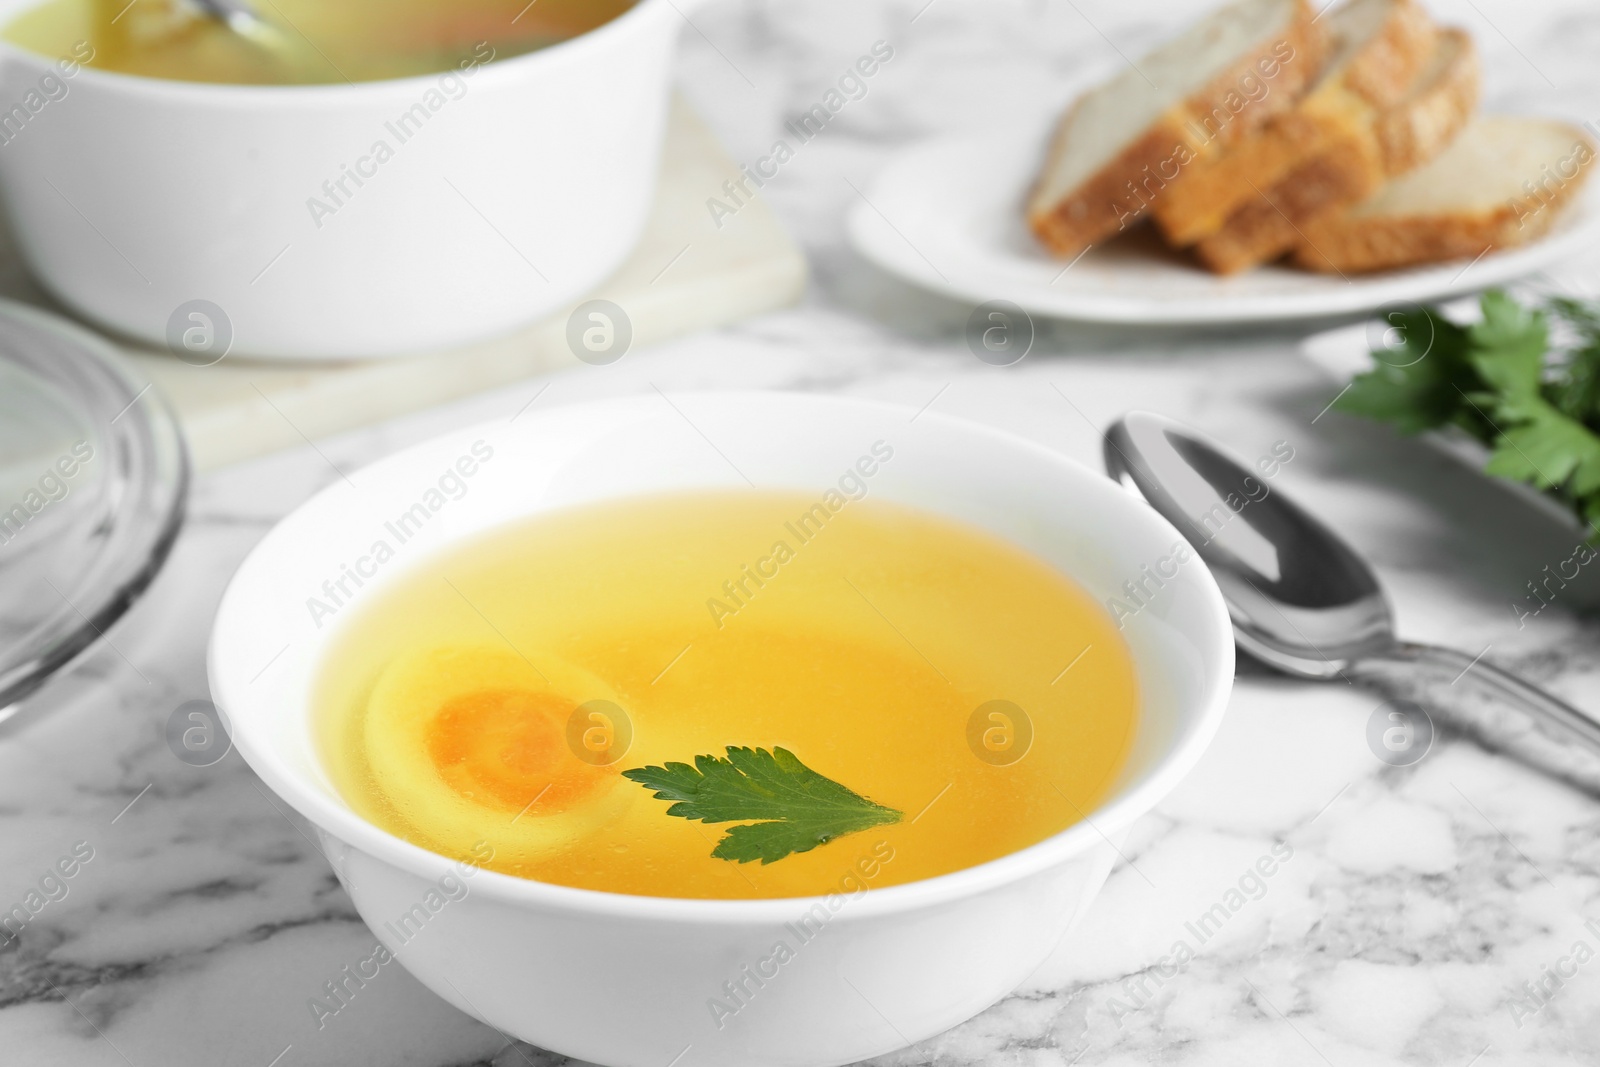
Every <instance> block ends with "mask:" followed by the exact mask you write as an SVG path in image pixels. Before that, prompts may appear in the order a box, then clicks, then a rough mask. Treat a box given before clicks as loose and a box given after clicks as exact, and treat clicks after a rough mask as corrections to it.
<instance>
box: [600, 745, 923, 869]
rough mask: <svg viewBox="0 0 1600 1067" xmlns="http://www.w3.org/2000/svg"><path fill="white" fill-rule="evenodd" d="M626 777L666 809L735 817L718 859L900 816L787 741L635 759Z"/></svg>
mask: <svg viewBox="0 0 1600 1067" xmlns="http://www.w3.org/2000/svg"><path fill="white" fill-rule="evenodd" d="M622 774H623V777H625V778H629V779H631V780H632V781H635V782H638V783H639V784H640V785H642V786H644V787H645V788H647V789H654V790H655V791H656V792H655V795H656V799H657V800H670V801H673V802H674V803H673V804H672V806H671V807H669V808H668V809H667V814H668V815H675V816H677V817H678V818H681V819H698V820H699V821H701V822H707V823H721V822H738V823H744V824H745V825H743V826H735V827H733V828H732V829H730V830H729V831H728V832H727V833H726V834H724V835H723V837H722V840H721V841H719V842H717V846H716V848H715V849H713V850H712V852H711V855H712V856H714V857H715V858H717V859H723V860H734V861H736V862H739V863H749V862H751V861H753V860H760V861H761V862H762V864H763V865H765V864H768V863H776V862H777V861H778V860H781V859H783V858H784V857H785V856H791V855H793V854H794V853H796V852H809V851H811V850H812V849H814V848H816V847H817V846H818V845H825V844H827V843H828V842H829V841H832V840H833V839H834V838H836V837H842V836H844V835H845V834H853V833H856V832H857V831H860V830H869V829H871V828H872V827H874V826H887V825H889V824H891V823H897V822H899V821H900V819H901V817H902V816H901V813H900V812H898V811H896V810H894V809H893V808H886V807H884V806H883V805H882V804H875V803H873V802H872V801H870V800H868V799H867V798H866V797H864V796H861V795H860V794H859V793H856V792H854V791H853V790H850V789H847V788H846V787H844V786H842V785H840V784H839V783H838V782H835V781H834V780H833V779H831V778H827V777H824V776H823V775H820V774H818V773H817V772H816V771H814V770H812V769H811V768H810V767H807V766H806V765H805V764H804V763H801V762H800V759H799V757H797V756H796V755H795V754H794V753H793V752H790V751H789V750H788V749H786V748H773V749H772V750H771V751H768V750H767V749H764V748H734V747H729V748H728V749H727V756H726V757H725V758H723V757H718V756H696V757H695V758H694V766H690V765H689V764H687V763H668V764H667V765H666V766H665V767H636V768H634V769H633V770H627V771H623V772H622Z"/></svg>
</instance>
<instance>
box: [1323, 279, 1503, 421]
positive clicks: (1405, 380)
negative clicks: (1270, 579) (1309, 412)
mask: <svg viewBox="0 0 1600 1067" xmlns="http://www.w3.org/2000/svg"><path fill="white" fill-rule="evenodd" d="M1388 329H1389V333H1390V335H1391V336H1393V337H1395V338H1396V339H1397V342H1398V343H1397V344H1396V345H1395V347H1394V348H1392V349H1389V350H1386V351H1385V352H1383V353H1382V354H1381V355H1379V354H1378V353H1374V354H1373V359H1374V364H1375V365H1374V366H1373V368H1372V370H1370V371H1368V372H1367V373H1365V374H1362V375H1359V376H1357V377H1356V379H1355V380H1354V381H1352V382H1351V383H1350V388H1349V389H1347V390H1345V392H1344V393H1343V395H1341V396H1340V397H1339V399H1338V400H1337V401H1335V403H1334V407H1335V408H1336V409H1338V410H1339V411H1345V412H1349V413H1350V414H1352V415H1364V416H1366V417H1367V418H1369V419H1377V420H1378V421H1380V422H1388V423H1392V424H1393V425H1394V427H1395V428H1396V429H1398V430H1399V431H1400V432H1401V433H1421V432H1422V431H1423V430H1433V429H1437V428H1438V427H1440V426H1445V425H1449V424H1450V423H1452V422H1457V421H1458V420H1459V419H1461V418H1462V417H1463V405H1462V399H1461V397H1462V393H1473V392H1477V391H1479V390H1481V389H1483V387H1484V383H1483V379H1482V378H1480V377H1479V376H1478V372H1477V370H1476V369H1475V368H1474V367H1473V365H1472V361H1471V360H1470V359H1469V358H1468V351H1469V349H1470V337H1469V335H1468V333H1467V331H1466V330H1465V329H1463V328H1462V327H1460V326H1457V325H1456V324H1455V323H1453V322H1451V321H1449V320H1448V319H1446V318H1444V316H1442V315H1440V314H1438V313H1437V312H1430V311H1427V310H1425V309H1418V310H1416V311H1396V312H1391V313H1390V316H1389V326H1388ZM1466 411H1467V412H1468V413H1470V411H1471V409H1470V408H1468V409H1466ZM1463 429H1467V430H1469V432H1474V431H1476V427H1473V426H1463ZM1475 435H1477V436H1481V435H1479V434H1476V433H1475Z"/></svg>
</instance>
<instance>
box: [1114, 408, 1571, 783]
mask: <svg viewBox="0 0 1600 1067" xmlns="http://www.w3.org/2000/svg"><path fill="white" fill-rule="evenodd" d="M1104 457H1105V465H1106V470H1107V472H1108V473H1109V474H1110V475H1111V476H1112V477H1113V478H1114V479H1116V480H1117V481H1119V482H1121V483H1122V484H1123V485H1124V486H1126V487H1128V488H1130V489H1132V490H1133V491H1135V492H1137V493H1138V494H1139V495H1140V496H1142V497H1144V499H1145V500H1146V501H1147V502H1148V503H1149V504H1150V505H1151V506H1152V507H1153V508H1155V509H1156V511H1158V512H1159V513H1160V514H1161V515H1162V517H1164V518H1165V519H1166V520H1167V521H1168V522H1170V523H1172V524H1173V525H1174V526H1176V527H1177V528H1178V530H1179V532H1181V533H1182V534H1183V536H1184V537H1185V538H1186V539H1187V540H1188V541H1189V543H1190V544H1191V545H1193V546H1194V549H1195V551H1196V552H1197V553H1198V554H1199V556H1200V558H1201V559H1203V560H1204V561H1205V562H1206V564H1207V565H1208V566H1209V567H1210V568H1211V571H1212V573H1213V574H1214V575H1215V577H1216V580H1217V584H1218V585H1219V586H1220V587H1221V588H1222V595H1223V598H1224V599H1225V600H1226V601H1227V604H1228V612H1229V614H1230V615H1231V616H1232V618H1233V626H1234V637H1235V640H1236V641H1237V643H1238V645H1239V647H1240V648H1241V649H1243V650H1244V651H1245V652H1247V653H1249V654H1250V655H1251V656H1252V657H1253V658H1255V659H1257V660H1259V661H1260V662H1262V663H1264V664H1266V665H1267V666H1269V667H1273V668H1275V669H1277V670H1279V671H1282V672H1283V673H1285V674H1290V675H1294V676H1296V677H1299V678H1309V679H1315V680H1318V681H1331V680H1335V679H1342V680H1345V681H1357V682H1364V683H1392V682H1393V681H1394V680H1395V679H1396V678H1404V677H1406V676H1407V675H1416V674H1418V673H1422V672H1432V673H1439V674H1441V675H1443V676H1446V677H1450V678H1452V679H1453V681H1452V682H1451V683H1450V684H1451V685H1452V686H1454V685H1455V684H1456V682H1462V681H1467V682H1470V683H1472V685H1473V686H1474V687H1476V688H1477V689H1478V690H1479V691H1480V692H1482V693H1483V694H1485V695H1487V696H1491V697H1493V698H1495V703H1496V705H1497V707H1496V711H1495V713H1494V714H1491V715H1489V716H1486V717H1484V716H1480V717H1477V718H1476V719H1475V720H1471V719H1463V720H1462V721H1459V722H1458V725H1462V726H1464V727H1466V728H1467V729H1468V730H1469V731H1470V732H1472V733H1474V734H1476V735H1477V736H1478V737H1479V739H1480V740H1482V741H1483V742H1484V743H1485V744H1487V745H1489V746H1490V747H1493V748H1497V749H1503V750H1506V751H1508V752H1510V753H1512V754H1513V755H1515V756H1517V757H1518V758H1520V759H1522V760H1524V761H1525V762H1528V763H1531V764H1533V765H1534V766H1536V767H1537V768H1538V769H1540V770H1542V771H1545V772H1547V773H1550V774H1554V775H1556V776H1558V777H1561V778H1563V779H1565V780H1568V781H1571V782H1574V783H1575V784H1578V785H1580V786H1582V787H1583V788H1585V789H1588V790H1590V791H1600V722H1596V721H1595V720H1594V719H1592V718H1590V717H1589V716H1588V715H1586V714H1584V713H1583V712H1581V711H1579V710H1578V709H1577V708H1574V707H1573V706H1572V705H1570V704H1568V703H1566V702H1565V701H1563V700H1561V699H1559V698H1558V697H1555V696H1553V695H1552V694H1550V693H1547V692H1545V691H1544V690H1543V689H1540V688H1539V687H1538V686H1536V685H1533V684H1532V683H1531V682H1528V681H1526V680H1524V679H1522V678H1519V677H1518V676H1516V675H1514V674H1512V673H1511V672H1509V671H1506V670H1503V669H1501V668H1499V667H1496V666H1494V665H1493V664H1492V663H1489V662H1488V661H1486V660H1485V659H1483V657H1482V656H1481V655H1480V656H1478V657H1477V658H1474V657H1472V656H1469V655H1467V654H1466V653H1463V652H1458V651H1456V650H1454V649H1448V648H1438V647H1434V646H1431V645H1420V644H1414V643H1412V642H1409V641H1402V640H1400V638H1399V637H1398V636H1397V635H1396V633H1395V627H1394V615H1393V612H1392V611H1391V610H1390V607H1389V602H1388V600H1387V598H1385V596H1384V594H1383V590H1382V588H1381V587H1380V586H1379V585H1378V580H1377V577H1376V575H1374V573H1373V571H1372V569H1371V567H1370V566H1369V565H1368V564H1367V562H1366V561H1365V560H1364V559H1362V558H1361V557H1360V556H1359V555H1357V554H1356V553H1355V551H1354V550H1353V549H1351V548H1350V547H1349V546H1348V545H1346V544H1345V543H1344V542H1343V541H1342V540H1340V539H1339V537H1338V536H1337V535H1336V534H1334V532H1333V531H1332V530H1330V529H1329V528H1328V527H1326V526H1324V525H1323V524H1322V523H1321V522H1320V521H1319V520H1318V519H1316V518H1315V517H1313V516H1312V515H1311V514H1310V513H1308V512H1306V511H1305V510H1304V509H1302V508H1300V507H1299V506H1298V505H1296V504H1295V503H1294V502H1293V501H1292V500H1290V499H1288V497H1287V496H1285V495H1284V493H1283V492H1281V491H1280V490H1277V489H1272V488H1270V487H1269V486H1268V484H1267V482H1266V481H1265V479H1264V478H1262V477H1261V476H1260V474H1259V473H1258V472H1257V471H1256V470H1255V469H1253V468H1251V467H1250V466H1248V465H1247V464H1245V463H1243V462H1241V461H1240V460H1238V459H1235V458H1233V457H1232V456H1230V455H1229V454H1228V453H1226V452H1225V451H1223V450H1222V448H1221V447H1220V446H1218V445H1217V444H1215V443H1214V442H1212V441H1211V440H1209V439H1208V438H1206V437H1205V436H1204V435H1202V434H1200V433H1199V432H1197V431H1195V430H1192V429H1189V428H1188V427H1186V426H1184V425H1182V424H1181V423H1178V422H1175V421H1174V420H1172V419H1168V418H1165V417H1163V416H1160V415H1155V414H1152V413H1150V412H1145V411H1135V412H1130V413H1129V414H1127V415H1125V416H1123V417H1122V418H1121V419H1118V420H1117V421H1116V422H1115V423H1113V424H1112V425H1111V427H1110V428H1109V429H1108V430H1107V431H1106V434H1105V444H1104ZM1230 502H1231V504H1230ZM1456 692H1460V691H1459V690H1457V691H1456ZM1452 703H1457V702H1455V701H1452ZM1507 710H1511V711H1514V712H1515V714H1514V715H1511V716H1508V715H1507V714H1506V711H1507ZM1419 758H1420V756H1419Z"/></svg>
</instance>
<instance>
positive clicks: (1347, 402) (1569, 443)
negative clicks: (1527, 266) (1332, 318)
mask: <svg viewBox="0 0 1600 1067" xmlns="http://www.w3.org/2000/svg"><path fill="white" fill-rule="evenodd" d="M1481 308H1482V312H1483V314H1482V318H1481V320H1480V321H1479V322H1478V323H1476V324H1474V325H1472V326H1467V327H1462V326H1457V325H1455V324H1453V323H1450V322H1449V321H1448V320H1446V319H1445V318H1444V316H1443V314H1442V312H1440V311H1439V310H1438V309H1437V308H1426V309H1422V308H1419V309H1417V310H1415V311H1411V312H1397V313H1394V314H1391V316H1390V317H1389V322H1388V325H1389V327H1390V337H1391V338H1393V339H1395V340H1397V341H1398V342H1399V343H1398V344H1397V345H1395V346H1394V347H1393V348H1391V349H1386V350H1384V351H1379V352H1374V353H1373V359H1374V363H1375V365H1374V367H1373V369H1372V370H1370V371H1368V372H1367V373H1365V374H1361V375H1359V376H1357V377H1356V378H1355V380H1353V381H1352V382H1351V383H1350V386H1349V388H1348V389H1346V391H1345V392H1344V393H1343V394H1342V395H1341V396H1340V397H1339V399H1338V400H1337V401H1336V402H1335V405H1334V406H1335V407H1337V408H1339V409H1340V410H1342V411H1347V412H1350V413H1351V414H1355V415H1363V416H1365V417H1367V418H1370V419H1376V420H1378V421H1380V422H1387V423H1389V424H1391V425H1392V426H1394V427H1395V428H1396V429H1398V430H1399V431H1400V432H1402V433H1417V432H1420V431H1423V430H1431V429H1436V428H1438V427H1442V426H1456V427H1459V428H1461V429H1463V430H1465V431H1467V432H1468V433H1470V434H1471V435H1472V436H1474V437H1476V438H1477V439H1478V440H1480V441H1482V442H1483V443H1484V444H1486V445H1488V446H1489V447H1490V450H1491V454H1490V457H1489V462H1488V465H1487V467H1486V470H1487V472H1488V473H1490V474H1493V475H1497V476H1499V477H1502V478H1510V479H1513V480H1516V481H1520V482H1526V483H1528V484H1530V485H1533V486H1536V487H1538V488H1540V489H1543V490H1544V491H1546V492H1548V493H1550V494H1551V495H1552V496H1555V497H1556V498H1557V499H1559V500H1561V501H1563V502H1564V503H1565V504H1567V505H1568V506H1569V507H1570V508H1571V509H1572V510H1573V512H1574V513H1575V514H1576V515H1577V516H1578V517H1579V519H1581V520H1582V521H1583V522H1584V523H1585V524H1586V525H1587V526H1588V527H1589V529H1590V532H1591V535H1592V539H1593V540H1596V541H1600V302H1594V301H1581V300H1573V299H1570V298H1566V297H1556V298H1552V299H1549V300H1547V301H1545V302H1544V304H1543V305H1542V306H1528V305H1525V304H1522V303H1519V302H1518V301H1517V300H1516V299H1515V298H1513V297H1511V296H1509V295H1508V294H1506V293H1504V292H1501V291H1498V290H1491V291H1490V292H1487V293H1485V294H1484V295H1483V298H1482V301H1481ZM1552 327H1556V328H1557V329H1556V330H1554V331H1553V330H1552Z"/></svg>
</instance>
